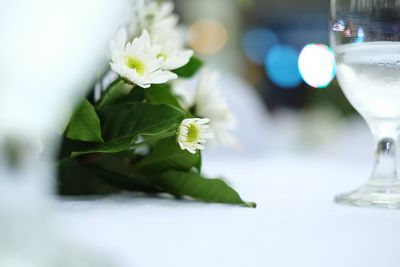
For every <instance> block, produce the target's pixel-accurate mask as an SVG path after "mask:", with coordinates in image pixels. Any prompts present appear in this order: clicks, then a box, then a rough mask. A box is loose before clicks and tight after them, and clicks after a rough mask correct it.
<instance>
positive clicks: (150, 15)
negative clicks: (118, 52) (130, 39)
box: [130, 0, 193, 70]
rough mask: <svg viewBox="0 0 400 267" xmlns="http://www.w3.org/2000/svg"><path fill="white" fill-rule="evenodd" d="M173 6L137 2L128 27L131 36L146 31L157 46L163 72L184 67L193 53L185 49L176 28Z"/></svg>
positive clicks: (176, 22)
mask: <svg viewBox="0 0 400 267" xmlns="http://www.w3.org/2000/svg"><path fill="white" fill-rule="evenodd" d="M173 9H174V5H173V3H172V2H169V1H166V2H162V3H158V2H155V1H146V0H139V1H138V2H137V4H136V8H135V11H136V12H135V13H134V21H133V22H132V24H131V27H130V33H131V36H137V35H138V33H139V32H141V31H142V30H144V29H146V30H147V31H148V32H149V34H150V38H151V41H152V43H153V44H155V45H159V46H160V47H161V51H160V53H159V57H160V58H161V59H162V60H163V62H164V63H163V66H162V69H163V70H174V69H177V68H180V67H183V66H184V65H186V64H187V63H188V62H189V60H190V58H191V57H192V56H193V51H192V50H189V49H185V48H184V47H185V38H184V34H183V32H182V31H181V30H180V29H179V28H178V17H177V16H176V15H175V14H173V13H172V11H173Z"/></svg>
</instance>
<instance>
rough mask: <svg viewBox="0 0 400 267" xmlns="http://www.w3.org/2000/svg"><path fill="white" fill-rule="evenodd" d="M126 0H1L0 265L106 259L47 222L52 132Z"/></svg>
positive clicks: (86, 82)
mask: <svg viewBox="0 0 400 267" xmlns="http://www.w3.org/2000/svg"><path fill="white" fill-rule="evenodd" d="M127 5H128V2H127V1H126V0H117V1H112V2H111V1H107V0H84V1H82V0H68V1H51V0H36V1H31V0H21V1H7V0H5V1H4V0H3V1H0V42H1V44H2V49H1V51H0V58H1V61H2V62H1V65H0V109H1V110H0V218H1V220H0V266H2V267H3V266H4V267H19V266H30V267H31V266H32V267H47V266H49V267H54V266H74V267H77V266H108V265H107V264H105V263H104V261H103V260H102V259H97V260H93V259H94V258H90V257H87V256H85V255H86V254H84V253H80V252H79V250H78V249H77V247H76V246H73V248H72V246H68V245H67V244H66V242H64V241H63V239H62V238H61V235H59V233H58V232H57V231H56V229H55V227H54V225H53V224H52V223H51V218H52V209H51V206H52V200H51V192H52V190H53V185H54V182H53V178H54V176H55V170H54V167H55V164H54V156H55V153H56V148H57V145H58V142H57V141H58V140H57V139H58V137H57V136H56V134H55V133H56V132H57V130H58V129H60V128H62V127H63V125H65V121H66V120H67V119H68V116H69V114H70V113H71V111H72V110H73V107H74V105H75V104H77V103H76V102H77V101H78V100H79V98H80V97H82V96H83V95H84V94H85V93H86V91H85V89H86V88H89V86H90V82H91V81H90V79H91V78H94V77H93V75H94V74H95V72H96V70H98V69H99V65H100V64H103V63H104V62H102V59H103V60H104V58H103V57H104V55H103V54H104V51H107V50H106V47H107V43H108V41H109V39H110V36H112V35H113V34H114V32H115V30H116V29H117V27H118V26H119V22H120V20H121V19H123V13H122V12H124V10H126V7H127Z"/></svg>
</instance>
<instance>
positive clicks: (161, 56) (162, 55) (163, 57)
mask: <svg viewBox="0 0 400 267" xmlns="http://www.w3.org/2000/svg"><path fill="white" fill-rule="evenodd" d="M157 58H162V59H163V60H166V59H167V58H168V55H167V54H166V53H164V52H160V53H159V54H158V55H157Z"/></svg>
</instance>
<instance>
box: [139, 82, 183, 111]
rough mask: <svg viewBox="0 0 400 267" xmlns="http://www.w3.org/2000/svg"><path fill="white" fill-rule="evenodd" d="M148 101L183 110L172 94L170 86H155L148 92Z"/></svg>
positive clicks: (147, 90)
mask: <svg viewBox="0 0 400 267" xmlns="http://www.w3.org/2000/svg"><path fill="white" fill-rule="evenodd" d="M145 93H146V100H147V101H148V102H149V103H153V104H168V105H171V106H174V107H177V108H181V105H180V104H179V102H178V98H177V97H176V96H175V95H174V94H173V93H172V91H171V86H170V85H169V84H153V85H152V86H151V87H150V88H147V89H146V91H145Z"/></svg>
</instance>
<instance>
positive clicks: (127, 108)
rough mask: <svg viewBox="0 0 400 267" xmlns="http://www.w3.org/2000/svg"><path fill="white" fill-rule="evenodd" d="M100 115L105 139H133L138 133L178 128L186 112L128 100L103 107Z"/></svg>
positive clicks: (160, 131) (152, 132) (170, 107)
mask: <svg viewBox="0 0 400 267" xmlns="http://www.w3.org/2000/svg"><path fill="white" fill-rule="evenodd" d="M100 117H101V121H102V124H103V135H104V139H105V140H107V141H114V140H121V139H125V138H128V139H131V140H132V141H133V139H134V138H135V137H136V136H137V135H138V134H143V135H157V134H162V133H164V132H166V131H169V130H171V129H173V128H176V127H177V125H178V124H179V123H180V122H181V121H182V120H183V119H184V117H185V112H184V111H182V110H179V109H177V108H175V107H172V106H170V105H165V104H149V103H140V102H127V103H122V104H117V105H111V106H108V107H107V108H105V109H102V110H101V115H100Z"/></svg>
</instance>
